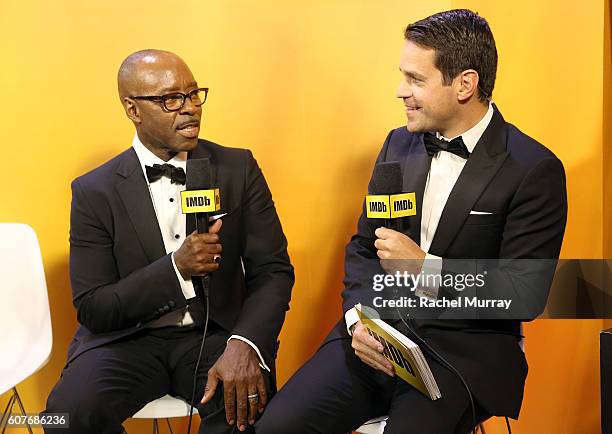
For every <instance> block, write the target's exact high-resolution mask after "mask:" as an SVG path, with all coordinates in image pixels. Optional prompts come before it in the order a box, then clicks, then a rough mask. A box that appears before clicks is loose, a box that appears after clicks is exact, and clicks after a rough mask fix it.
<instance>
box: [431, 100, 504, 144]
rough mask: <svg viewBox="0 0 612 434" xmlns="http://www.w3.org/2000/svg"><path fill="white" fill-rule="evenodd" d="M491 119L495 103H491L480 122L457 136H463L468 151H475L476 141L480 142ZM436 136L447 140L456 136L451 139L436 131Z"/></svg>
mask: <svg viewBox="0 0 612 434" xmlns="http://www.w3.org/2000/svg"><path fill="white" fill-rule="evenodd" d="M491 119H493V104H491V103H489V109H488V110H487V112H486V113H485V115H484V116H483V117H482V119H481V120H480V121H478V123H477V124H476V125H474V126H473V127H472V128H470V129H469V130H467V131H466V132H464V133H462V134H459V135H457V136H455V137H459V136H461V138H462V139H463V143H465V146H466V148H467V149H468V151H470V153H472V152H474V148H475V147H476V143H478V141H479V140H480V138H481V137H482V135H483V134H484V132H485V130H486V129H487V127H488V126H489V123H490V122H491ZM436 137H438V138H439V139H443V140H447V141H450V140H452V139H454V138H455V137H451V138H450V139H447V138H446V137H444V136H442V135H441V134H440V133H436Z"/></svg>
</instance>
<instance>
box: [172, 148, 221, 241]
mask: <svg viewBox="0 0 612 434" xmlns="http://www.w3.org/2000/svg"><path fill="white" fill-rule="evenodd" d="M185 187H186V189H185V190H184V191H181V209H182V211H183V214H194V213H195V218H196V230H197V232H198V234H205V233H207V232H208V214H209V213H211V212H215V211H219V209H220V199H219V189H218V188H215V189H212V188H211V186H210V160H209V159H208V158H197V159H193V160H187V179H186V182H185Z"/></svg>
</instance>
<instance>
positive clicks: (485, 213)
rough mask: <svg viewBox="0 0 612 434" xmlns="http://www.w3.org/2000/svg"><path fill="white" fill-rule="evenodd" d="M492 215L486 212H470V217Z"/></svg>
mask: <svg viewBox="0 0 612 434" xmlns="http://www.w3.org/2000/svg"><path fill="white" fill-rule="evenodd" d="M491 214H493V213H492V212H488V211H474V210H472V211H470V215H491Z"/></svg>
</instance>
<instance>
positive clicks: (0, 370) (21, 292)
mask: <svg viewBox="0 0 612 434" xmlns="http://www.w3.org/2000/svg"><path fill="white" fill-rule="evenodd" d="M52 345H53V337H52V332H51V314H50V311H49V298H48V296H47V284H46V282H45V273H44V269H43V262H42V256H41V254H40V247H39V245H38V239H37V238H36V233H35V232H34V230H33V229H32V228H31V227H30V226H28V225H25V224H20V223H0V354H2V357H0V395H2V394H3V393H5V392H6V391H8V390H11V389H12V395H11V397H10V399H9V402H8V404H7V406H6V409H5V411H4V413H3V416H2V419H0V428H3V430H2V432H3V433H4V430H5V429H6V426H5V425H6V424H7V422H8V417H9V415H10V414H11V411H12V409H13V406H14V405H15V403H17V404H18V406H19V409H20V411H21V413H22V415H25V414H26V413H25V409H24V406H23V403H22V401H21V398H20V397H19V393H18V392H17V388H16V387H15V386H16V385H17V384H19V383H21V382H22V381H23V380H25V379H26V378H28V377H29V376H30V375H32V374H34V373H35V372H36V371H38V370H39V369H40V368H42V367H43V366H44V365H46V364H47V361H48V360H49V356H50V355H51V347H52ZM26 427H27V429H28V431H29V432H30V433H32V428H31V427H30V426H29V425H27V426H26Z"/></svg>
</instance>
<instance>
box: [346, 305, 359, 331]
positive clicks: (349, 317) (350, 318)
mask: <svg viewBox="0 0 612 434" xmlns="http://www.w3.org/2000/svg"><path fill="white" fill-rule="evenodd" d="M344 322H346V331H347V332H348V334H349V336H353V333H351V327H352V326H353V324H355V323H357V322H359V314H358V313H357V310H356V309H355V308H354V307H352V308H350V309H349V310H347V311H346V313H345V314H344Z"/></svg>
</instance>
